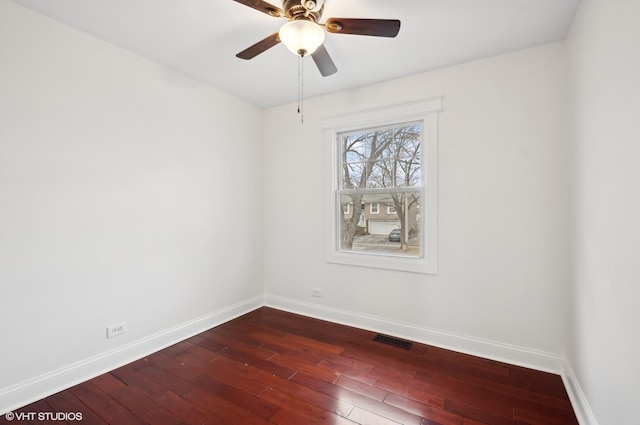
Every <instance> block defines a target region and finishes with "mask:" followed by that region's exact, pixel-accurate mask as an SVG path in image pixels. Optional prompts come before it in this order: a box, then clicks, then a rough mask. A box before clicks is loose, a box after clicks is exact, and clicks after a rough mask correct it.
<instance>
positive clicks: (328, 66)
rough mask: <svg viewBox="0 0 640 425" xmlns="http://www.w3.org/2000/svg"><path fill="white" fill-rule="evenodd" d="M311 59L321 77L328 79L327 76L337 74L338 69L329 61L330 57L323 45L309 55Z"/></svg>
mask: <svg viewBox="0 0 640 425" xmlns="http://www.w3.org/2000/svg"><path fill="white" fill-rule="evenodd" d="M311 57H312V58H313V61H314V62H315V63H316V66H317V67H318V69H319V70H320V74H322V76H323V77H328V76H329V75H333V74H335V73H336V72H338V68H336V64H335V63H333V60H332V59H331V56H329V52H327V49H326V48H325V47H324V44H321V45H320V47H318V48H317V49H316V51H315V52H313V53H312V54H311Z"/></svg>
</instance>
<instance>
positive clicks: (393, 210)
mask: <svg viewBox="0 0 640 425" xmlns="http://www.w3.org/2000/svg"><path fill="white" fill-rule="evenodd" d="M391 214H396V207H394V206H391V205H387V215H391Z"/></svg>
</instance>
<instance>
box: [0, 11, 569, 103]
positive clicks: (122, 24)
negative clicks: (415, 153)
mask: <svg viewBox="0 0 640 425" xmlns="http://www.w3.org/2000/svg"><path fill="white" fill-rule="evenodd" d="M11 1H13V2H14V3H17V4H20V5H23V6H25V7H27V8H29V9H33V10H35V11H37V12H40V13H42V14H44V15H47V16H50V17H51V18H53V19H56V20H58V21H60V22H63V23H65V24H67V25H70V26H72V27H74V28H77V29H79V30H81V31H84V32H87V33H89V34H92V35H94V36H96V37H98V38H101V39H103V40H106V41H108V42H109V43H112V44H114V45H116V46H120V47H122V48H124V49H126V50H129V51H131V52H134V53H137V54H139V55H141V56H144V57H146V58H148V59H151V60H153V61H155V62H159V63H161V64H163V65H166V66H168V67H170V68H173V69H176V70H179V71H181V72H183V73H185V74H187V75H190V76H192V77H194V78H196V79H198V80H200V81H203V82H205V83H208V84H210V85H212V86H214V87H217V88H219V89H221V90H223V91H225V92H227V93H230V94H232V95H235V96H237V97H239V98H242V99H245V100H247V101H249V102H251V103H253V104H255V105H258V106H261V107H271V106H276V105H282V104H285V103H289V102H295V101H296V98H297V75H298V67H297V58H296V56H294V55H293V54H291V53H290V52H289V51H288V50H287V49H286V47H284V46H283V45H278V46H275V47H274V48H272V49H270V50H268V51H266V52H265V53H263V54H261V55H259V56H257V57H256V58H254V59H252V60H250V61H245V60H242V59H238V58H236V57H235V54H236V53H238V52H240V51H241V50H244V49H245V48H246V47H248V46H250V45H252V44H253V43H255V42H257V41H259V40H261V39H262V38H264V37H266V36H267V35H269V34H272V33H274V32H276V31H278V29H279V28H280V26H281V25H282V24H283V23H284V22H286V21H285V20H284V19H282V18H273V17H270V16H268V15H266V14H263V13H260V12H258V11H256V10H254V9H251V8H249V7H247V6H244V5H242V4H240V3H236V2H234V1H233V0H11ZM268 1H269V2H270V3H272V4H274V5H277V6H279V7H280V6H281V3H280V2H279V1H278V0H268ZM578 2H579V0H325V10H324V14H323V19H322V20H321V22H324V20H326V19H327V18H330V17H340V18H379V19H400V20H401V21H402V27H401V29H400V34H399V35H398V36H397V37H396V38H382V37H364V36H357V35H343V34H327V38H326V41H325V46H326V48H327V50H328V51H329V53H330V55H331V57H332V58H333V61H334V62H335V64H336V66H337V67H338V72H337V73H336V74H334V75H332V76H330V77H326V78H325V77H322V76H320V73H319V72H318V70H317V69H316V67H315V64H314V63H313V61H312V60H311V58H306V59H305V65H304V93H305V97H307V98H310V97H315V96H319V95H322V94H326V93H331V92H335V91H339V90H344V89H348V88H353V87H358V86H362V85H366V84H370V83H375V82H379V81H383V80H388V79H393V78H398V77H402V76H405V75H411V74H415V73H419V72H424V71H429V70H433V69H437V68H442V67H445V66H450V65H454V64H459V63H463V62H467V61H471V60H475V59H480V58H484V57H489V56H493V55H496V54H501V53H506V52H510V51H514V50H519V49H523V48H527V47H531V46H536V45H540V44H545V43H550V42H554V41H560V40H563V39H564V38H565V36H566V34H567V32H568V30H569V27H570V25H571V21H572V19H573V16H574V14H575V11H576V8H577V6H578Z"/></svg>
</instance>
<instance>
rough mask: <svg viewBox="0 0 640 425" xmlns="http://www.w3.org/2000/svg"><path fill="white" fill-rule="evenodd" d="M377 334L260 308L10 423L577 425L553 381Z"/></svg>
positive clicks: (60, 396)
mask: <svg viewBox="0 0 640 425" xmlns="http://www.w3.org/2000/svg"><path fill="white" fill-rule="evenodd" d="M373 337H374V334H373V333H372V332H368V331H364V330H360V329H354V328H350V327H347V326H342V325H337V324H332V323H327V322H323V321H320V320H316V319H311V318H307V317H302V316H298V315H294V314H290V313H285V312H281V311H278V310H273V309H269V308H261V309H259V310H256V311H254V312H252V313H249V314H247V315H245V316H242V317H240V318H238V319H236V320H233V321H231V322H229V323H226V324H224V325H222V326H219V327H217V328H214V329H211V330H209V331H207V332H204V333H202V334H200V335H197V336H195V337H193V338H190V339H188V340H186V341H183V342H181V343H179V344H176V345H174V346H172V347H169V348H167V349H165V350H162V351H160V352H158V353H155V354H153V355H151V356H148V357H147V358H145V359H141V360H139V361H136V362H133V363H131V364H129V365H126V366H124V367H121V368H120V369H117V370H114V371H113V372H111V373H107V374H105V375H102V376H99V377H97V378H95V379H92V380H90V381H88V382H85V383H82V384H80V385H77V386H75V387H73V388H71V389H69V390H66V391H63V392H61V393H58V394H56V395H53V396H51V397H48V398H46V399H44V400H41V401H38V402H37V403H34V404H32V405H30V406H27V407H25V408H23V409H20V410H19V411H17V412H15V413H16V418H15V419H14V420H13V421H12V422H11V423H13V424H16V423H36V424H43V423H52V424H61V423H64V422H63V421H60V420H57V419H63V418H64V416H60V415H59V416H57V417H56V416H49V418H47V417H46V416H44V415H40V416H39V417H38V416H37V415H36V416H35V417H34V420H32V421H28V420H22V421H18V420H17V418H18V416H17V415H19V414H20V413H27V414H28V413H30V412H36V413H38V414H40V413H43V412H59V413H61V414H62V415H64V414H69V413H71V412H74V413H75V412H80V413H81V414H82V420H81V421H78V420H76V421H73V420H71V421H68V422H69V423H71V424H73V423H75V424H78V423H82V424H105V423H108V424H116V425H126V424H151V425H156V424H158V425H160V424H168V425H171V424H194V425H196V424H224V425H259V424H268V423H270V424H282V425H307V424H309V425H313V424H336V425H342V424H344V425H354V424H367V425H373V424H375V425H393V424H411V425H437V424H439V425H454V424H455V425H524V424H529V425H543V424H544V425H569V424H571V425H575V424H577V421H576V418H575V415H574V413H573V410H572V408H571V405H570V403H569V400H568V397H567V394H566V392H565V389H564V387H563V384H562V381H561V379H560V377H559V376H557V375H552V374H548V373H543V372H537V371H533V370H530V369H525V368H522V367H517V366H511V365H508V364H504V363H499V362H495V361H490V360H486V359H481V358H477V357H473V356H469V355H464V354H460V353H455V352H452V351H447V350H443V349H440V348H436V347H432V346H428V345H422V344H413V346H412V348H411V349H410V350H405V349H402V348H398V347H393V346H389V345H385V344H382V343H380V342H375V341H372V338H373ZM51 415H54V413H51ZM23 418H24V415H23ZM67 418H69V417H67ZM40 419H45V420H40ZM47 419H50V420H49V421H47ZM69 419H74V418H73V417H71V418H69ZM75 419H78V418H75ZM0 423H9V422H8V421H7V420H6V418H4V417H2V418H1V419H0Z"/></svg>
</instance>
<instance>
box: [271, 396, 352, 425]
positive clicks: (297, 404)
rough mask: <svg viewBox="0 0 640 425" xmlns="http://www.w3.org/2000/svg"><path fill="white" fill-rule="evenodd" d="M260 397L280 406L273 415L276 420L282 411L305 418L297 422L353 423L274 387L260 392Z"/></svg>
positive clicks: (347, 424)
mask: <svg viewBox="0 0 640 425" xmlns="http://www.w3.org/2000/svg"><path fill="white" fill-rule="evenodd" d="M260 398H263V399H265V400H267V401H269V402H271V403H273V404H275V405H277V406H279V407H280V409H281V412H279V413H278V414H277V415H276V416H274V419H276V422H277V418H281V417H282V415H281V413H282V412H287V413H289V412H291V413H295V414H296V415H297V416H298V417H301V418H304V419H305V420H304V421H302V422H298V424H304V423H309V422H311V423H314V424H331V425H353V422H351V421H349V420H347V419H345V418H344V417H342V416H341V415H338V414H335V413H332V412H330V411H328V410H325V409H323V408H321V407H318V406H317V405H314V404H312V403H309V402H307V401H305V400H302V399H300V398H298V397H296V396H294V395H291V394H288V393H285V392H282V391H279V390H277V389H275V388H268V389H267V390H265V391H264V392H263V393H262V394H260ZM350 412H351V409H349V411H348V412H346V414H347V415H348V414H349V413H350ZM277 423H278V422H277Z"/></svg>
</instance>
